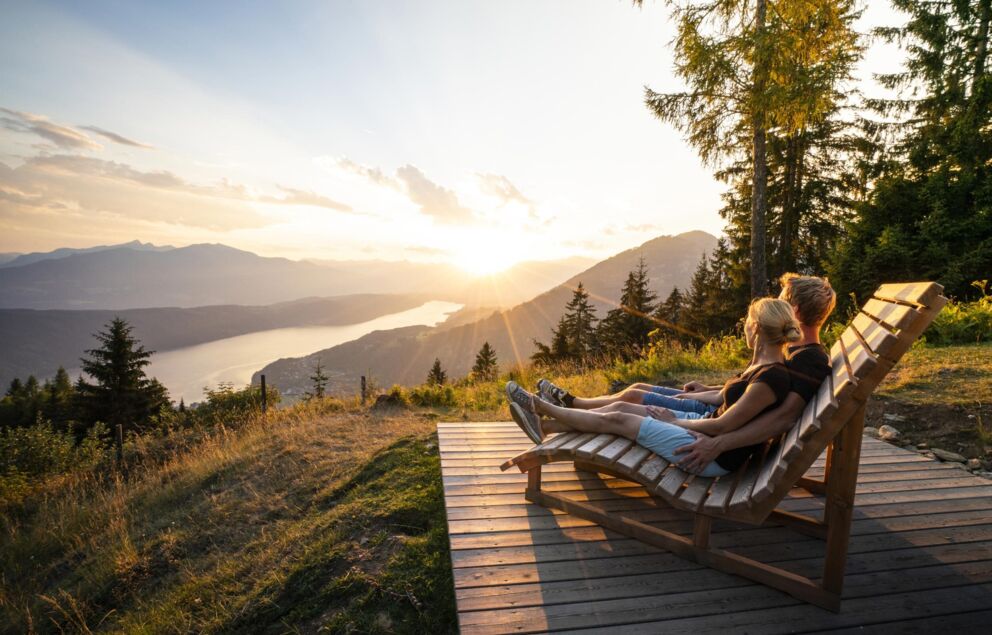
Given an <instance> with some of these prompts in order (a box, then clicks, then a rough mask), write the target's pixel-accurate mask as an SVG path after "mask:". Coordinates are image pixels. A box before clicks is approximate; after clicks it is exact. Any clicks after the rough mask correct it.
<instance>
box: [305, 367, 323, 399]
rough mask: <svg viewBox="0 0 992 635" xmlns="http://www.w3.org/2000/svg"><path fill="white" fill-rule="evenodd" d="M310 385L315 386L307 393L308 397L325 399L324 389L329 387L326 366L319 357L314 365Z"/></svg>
mask: <svg viewBox="0 0 992 635" xmlns="http://www.w3.org/2000/svg"><path fill="white" fill-rule="evenodd" d="M310 385H311V386H313V391H312V392H308V393H307V395H306V396H307V399H313V398H317V399H323V398H324V389H325V388H326V387H327V375H326V374H325V373H324V367H323V366H322V365H321V363H320V358H319V357H318V358H317V363H316V365H315V366H314V369H313V374H312V375H310Z"/></svg>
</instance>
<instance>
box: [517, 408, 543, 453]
mask: <svg viewBox="0 0 992 635" xmlns="http://www.w3.org/2000/svg"><path fill="white" fill-rule="evenodd" d="M510 416H511V417H513V421H514V422H516V424H517V425H518V426H520V429H521V430H523V431H524V434H526V435H527V438H529V439H530V440H531V441H533V442H534V443H535V444H540V443H542V442H543V441H544V439H542V438H541V437H540V435H539V434H538V433H537V431H536V430H534V429H533V427H532V426H531V423H530V419H529V418H528V417H527V413H526V412H524V409H523V407H522V406H521V405H520V404H518V403H517V402H515V401H511V402H510Z"/></svg>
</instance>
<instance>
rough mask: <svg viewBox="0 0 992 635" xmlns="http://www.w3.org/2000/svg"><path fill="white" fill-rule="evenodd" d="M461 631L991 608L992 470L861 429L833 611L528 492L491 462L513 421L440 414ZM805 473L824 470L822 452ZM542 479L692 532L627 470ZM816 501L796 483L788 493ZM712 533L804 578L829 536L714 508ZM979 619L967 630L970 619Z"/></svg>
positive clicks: (517, 440)
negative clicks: (719, 515) (977, 472)
mask: <svg viewBox="0 0 992 635" xmlns="http://www.w3.org/2000/svg"><path fill="white" fill-rule="evenodd" d="M438 439H439V446H440V452H441V470H442V474H443V479H444V494H445V505H446V509H447V514H448V532H449V537H450V539H451V560H452V567H453V570H454V580H455V595H456V598H457V602H458V619H459V624H460V627H461V631H462V632H463V633H511V632H512V633H532V632H545V631H566V632H568V631H582V632H590V631H593V632H597V631H599V632H609V633H682V632H692V633H708V632H714V633H720V634H721V635H726V633H740V632H747V633H789V632H820V631H831V630H845V629H852V628H858V629H859V630H861V631H867V632H872V633H902V632H931V631H935V630H947V629H949V628H956V627H969V628H972V629H973V631H971V632H988V631H987V630H984V629H986V628H988V624H989V623H990V622H992V481H988V480H985V479H982V478H979V477H976V476H972V475H971V474H968V473H967V472H965V471H963V470H961V469H959V468H957V467H954V466H953V465H950V464H946V463H938V462H935V461H932V460H929V459H927V458H925V457H923V456H920V455H918V454H916V453H914V452H910V451H907V450H902V449H900V448H896V447H894V446H891V445H888V444H886V443H883V442H881V441H877V440H874V439H869V438H866V439H865V443H864V449H863V452H862V458H861V470H860V476H859V479H858V493H857V507H856V509H855V515H854V523H853V527H852V537H851V545H850V555H849V557H848V563H847V578H846V580H845V584H844V603H843V607H842V610H841V612H840V614H834V613H830V612H828V611H825V610H823V609H819V608H817V607H814V606H810V605H807V604H803V603H801V602H799V601H797V600H795V599H793V598H792V597H790V596H788V595H786V594H784V593H781V592H778V591H774V590H772V589H769V588H767V587H764V586H761V585H759V584H756V583H753V582H750V581H748V580H745V579H743V578H739V577H736V576H733V575H729V574H725V573H721V572H719V571H714V570H712V569H708V568H706V567H703V566H701V565H698V564H695V563H693V562H690V561H688V560H684V559H682V558H679V557H677V556H675V555H673V554H671V553H668V552H665V551H662V550H659V549H656V548H653V547H649V546H647V545H644V544H642V543H640V542H638V541H636V540H632V539H629V538H626V537H624V536H621V535H619V534H616V533H613V532H611V531H607V530H603V529H601V528H600V527H598V526H596V525H594V524H592V523H590V522H587V521H584V520H581V519H579V518H575V517H573V516H569V515H567V514H563V513H560V512H557V511H551V510H548V509H545V508H543V507H540V506H538V505H534V504H532V503H528V502H526V501H525V500H524V497H523V490H524V486H525V484H526V475H524V474H520V473H519V472H517V471H516V470H513V471H509V472H506V473H503V472H500V470H499V464H500V463H502V462H503V461H504V460H505V459H507V458H509V457H511V456H513V455H515V454H517V453H519V452H522V451H524V450H526V449H528V448H529V447H530V446H531V444H530V442H528V441H527V439H526V437H525V436H524V435H523V433H522V432H520V431H519V429H518V428H517V427H516V426H515V425H514V424H513V423H504V422H495V423H439V424H438ZM810 475H813V476H819V475H822V462H819V463H817V464H815V465H814V466H813V468H811V470H810ZM544 483H545V485H544V487H545V489H547V490H554V491H559V492H565V493H567V495H569V496H571V497H573V498H575V499H576V500H596V501H597V504H599V505H602V506H605V507H606V508H607V509H610V510H616V511H623V512H624V513H626V514H629V515H631V516H634V517H636V518H638V519H639V520H642V521H644V522H648V523H651V524H655V525H658V526H659V527H664V528H665V529H668V530H672V531H677V532H679V533H684V534H686V535H689V534H691V530H692V525H691V521H690V520H689V518H690V517H689V516H688V515H687V514H686V513H684V512H680V511H677V510H673V509H671V508H666V507H665V506H664V504H663V503H661V502H660V501H658V500H656V499H653V498H651V497H649V496H647V493H646V492H645V491H644V489H643V488H642V487H640V486H639V485H636V484H632V483H628V482H625V481H620V480H617V479H610V478H607V477H599V476H597V475H593V474H588V473H582V472H580V473H577V472H576V471H575V470H573V469H572V468H571V466H570V464H553V465H549V466H545V468H544ZM782 506H783V507H784V508H786V509H790V510H794V511H804V512H812V511H815V510H817V509H818V508H822V503H821V499H820V498H819V497H814V496H810V495H809V494H808V493H805V492H802V491H800V490H796V491H794V493H793V495H792V496H791V497H790V498H788V499H786V501H785V502H784V503H783V505H782ZM713 531H714V533H713V537H712V544H714V545H716V546H720V547H726V548H731V549H733V550H735V551H738V552H739V553H742V554H744V555H747V556H749V557H752V558H755V559H758V560H762V561H765V562H770V563H775V564H776V565H777V566H780V567H783V568H786V569H789V570H791V571H795V572H796V573H800V574H802V575H805V576H809V577H813V578H815V577H817V576H818V575H820V571H821V570H822V563H823V543H822V542H821V541H819V540H816V539H813V538H808V537H805V536H802V535H800V534H797V533H795V532H793V531H790V530H788V529H785V528H783V527H775V526H766V527H750V526H743V525H735V524H732V523H728V522H724V521H716V522H714V525H713ZM976 627H977V629H976Z"/></svg>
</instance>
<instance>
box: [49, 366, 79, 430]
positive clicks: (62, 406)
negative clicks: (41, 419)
mask: <svg viewBox="0 0 992 635" xmlns="http://www.w3.org/2000/svg"><path fill="white" fill-rule="evenodd" d="M45 395H46V396H45V405H44V415H45V418H46V419H48V420H49V421H51V422H52V423H53V424H55V425H57V426H60V427H64V426H65V425H66V424H67V423H68V422H69V421H70V420H71V419H72V418H73V417H72V415H73V413H72V405H73V399H74V395H73V387H72V382H71V381H70V379H69V373H67V372H66V371H65V368H63V367H62V366H59V368H58V370H57V371H55V378H54V379H52V381H51V382H48V383H46V386H45Z"/></svg>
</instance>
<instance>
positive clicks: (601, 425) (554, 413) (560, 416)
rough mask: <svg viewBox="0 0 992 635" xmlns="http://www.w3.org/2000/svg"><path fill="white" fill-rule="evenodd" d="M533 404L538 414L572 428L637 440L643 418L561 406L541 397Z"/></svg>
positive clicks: (620, 413)
mask: <svg viewBox="0 0 992 635" xmlns="http://www.w3.org/2000/svg"><path fill="white" fill-rule="evenodd" d="M534 405H535V407H536V409H537V412H538V413H539V414H545V415H548V416H549V417H553V418H554V419H556V420H557V421H558V422H559V423H561V424H564V425H566V426H568V427H569V428H571V429H572V430H577V431H579V432H594V433H596V434H619V435H620V436H623V437H626V438H628V439H631V440H634V441H636V440H637V433H638V432H639V431H640V429H641V420H642V419H644V417H643V416H640V415H635V414H631V413H629V412H587V411H583V410H575V409H572V408H561V407H559V406H554V405H552V404H549V403H548V402H546V401H544V400H541V399H535V400H534ZM545 429H546V430H547V428H545Z"/></svg>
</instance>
